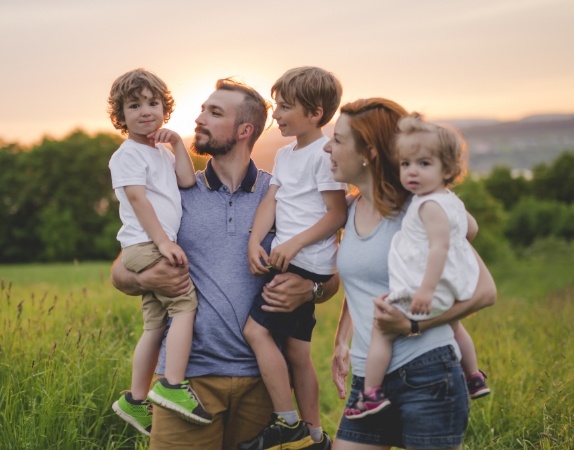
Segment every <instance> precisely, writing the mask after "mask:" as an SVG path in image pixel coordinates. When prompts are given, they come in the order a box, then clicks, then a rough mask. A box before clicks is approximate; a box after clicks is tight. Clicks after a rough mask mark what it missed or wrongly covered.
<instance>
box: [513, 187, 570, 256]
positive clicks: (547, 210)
mask: <svg viewBox="0 0 574 450" xmlns="http://www.w3.org/2000/svg"><path fill="white" fill-rule="evenodd" d="M573 218H574V214H573V213H572V207H571V206H569V205H565V204H564V203H561V202H558V201H555V200H538V199H535V198H532V197H527V198H523V199H522V200H520V202H518V204H517V205H516V206H515V207H514V208H513V209H512V211H511V212H510V214H509V217H508V222H507V224H506V230H505V234H506V236H507V237H508V239H509V240H510V241H511V242H512V243H513V244H514V245H518V246H522V247H526V246H529V245H531V244H532V243H533V242H534V241H535V240H536V239H540V238H545V237H550V236H554V237H558V238H563V239H571V238H572V235H573V229H574V227H573V225H572V224H571V221H572V219H573Z"/></svg>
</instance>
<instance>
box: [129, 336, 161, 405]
mask: <svg viewBox="0 0 574 450" xmlns="http://www.w3.org/2000/svg"><path fill="white" fill-rule="evenodd" d="M164 330H165V328H164V327H161V328H156V329H153V330H144V332H143V334H142V336H141V337H140V340H139V342H138V344H137V346H136V349H135V351H134V358H133V364H132V386H131V393H132V397H133V399H134V400H145V399H146V398H147V394H148V392H149V388H150V384H151V381H152V379H153V374H154V371H155V367H156V365H157V359H158V356H159V350H160V347H161V341H162V339H163V332H164Z"/></svg>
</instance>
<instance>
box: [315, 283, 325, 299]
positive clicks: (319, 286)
mask: <svg viewBox="0 0 574 450" xmlns="http://www.w3.org/2000/svg"><path fill="white" fill-rule="evenodd" d="M315 286H316V289H315V297H317V298H321V297H323V292H324V290H325V289H324V288H323V283H317V284H316V285H315Z"/></svg>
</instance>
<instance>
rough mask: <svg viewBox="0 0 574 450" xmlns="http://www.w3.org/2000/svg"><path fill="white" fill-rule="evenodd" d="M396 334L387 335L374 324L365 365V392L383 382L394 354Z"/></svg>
mask: <svg viewBox="0 0 574 450" xmlns="http://www.w3.org/2000/svg"><path fill="white" fill-rule="evenodd" d="M394 338H395V336H387V335H384V334H383V333H381V332H380V331H379V330H378V329H377V328H376V327H374V326H373V329H372V331H371V345H370V346H369V353H368V354H367V363H366V366H365V388H364V389H365V392H368V391H370V390H371V389H373V388H375V387H378V386H380V385H381V384H383V379H384V378H385V374H386V373H387V369H388V368H389V364H390V362H391V356H392V354H393V340H394Z"/></svg>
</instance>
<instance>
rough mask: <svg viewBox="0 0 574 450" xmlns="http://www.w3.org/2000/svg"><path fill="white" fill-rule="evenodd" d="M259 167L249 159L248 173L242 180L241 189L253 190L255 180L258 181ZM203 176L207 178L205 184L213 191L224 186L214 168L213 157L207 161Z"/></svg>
mask: <svg viewBox="0 0 574 450" xmlns="http://www.w3.org/2000/svg"><path fill="white" fill-rule="evenodd" d="M257 173H258V170H257V167H256V166H255V163H254V162H253V160H252V159H250V160H249V168H248V169H247V174H246V175H245V178H243V181H242V182H241V185H240V187H241V189H242V190H243V191H245V192H253V190H254V188H255V181H257ZM203 178H204V180H205V185H206V186H207V187H208V188H209V189H211V190H212V191H218V190H219V189H221V186H223V183H222V182H221V180H220V179H219V177H218V176H217V174H216V173H215V170H213V167H212V164H211V159H210V160H209V161H207V166H206V168H205V170H204V171H203Z"/></svg>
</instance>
